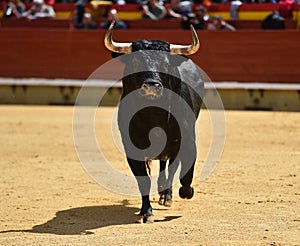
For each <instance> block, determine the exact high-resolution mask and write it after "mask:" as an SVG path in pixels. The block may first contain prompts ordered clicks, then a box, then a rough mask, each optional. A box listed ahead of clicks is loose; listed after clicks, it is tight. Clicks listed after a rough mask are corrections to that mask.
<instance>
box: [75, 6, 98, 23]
mask: <svg viewBox="0 0 300 246" xmlns="http://www.w3.org/2000/svg"><path fill="white" fill-rule="evenodd" d="M85 3H86V2H85V0H78V1H77V2H76V14H75V17H74V26H75V28H77V29H96V28H97V25H96V23H95V22H94V21H93V19H92V15H91V14H90V13H88V12H86V11H85Z"/></svg>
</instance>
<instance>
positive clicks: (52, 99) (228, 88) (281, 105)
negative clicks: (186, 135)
mask: <svg viewBox="0 0 300 246" xmlns="http://www.w3.org/2000/svg"><path fill="white" fill-rule="evenodd" d="M85 82H86V81H84V80H67V79H55V80H52V79H51V80H50V79H28V78H26V79H15V78H0V104H39V105H74V103H75V101H76V97H77V95H78V93H79V91H80V89H81V87H82V86H83V85H85V86H87V87H88V88H89V89H91V91H93V92H94V93H97V90H98V91H107V92H106V95H105V97H104V98H103V100H102V103H101V104H102V105H105V106H115V105H117V104H118V102H119V100H120V96H121V92H122V85H121V83H117V84H115V85H114V86H113V87H111V88H108V85H109V84H111V83H109V81H105V80H99V81H88V82H87V83H86V84H85ZM214 86H215V87H216V88H217V91H218V93H219V94H220V96H221V98H222V101H223V104H224V108H225V109H238V110H245V109H249V110H276V111H300V83H299V84H287V83H282V84H279V83H278V84H277V83H276V84H274V83H238V82H217V83H214ZM215 98H216V90H215V89H214V88H213V87H212V86H211V85H208V86H206V100H207V101H208V102H213V101H214V100H215ZM210 105H211V103H210Z"/></svg>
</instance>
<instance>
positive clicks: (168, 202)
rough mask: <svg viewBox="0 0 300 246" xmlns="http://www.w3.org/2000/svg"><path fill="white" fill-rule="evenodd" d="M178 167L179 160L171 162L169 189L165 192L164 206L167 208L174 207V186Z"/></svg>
mask: <svg viewBox="0 0 300 246" xmlns="http://www.w3.org/2000/svg"><path fill="white" fill-rule="evenodd" d="M178 166H179V159H170V160H169V167H168V180H167V189H166V191H165V200H164V205H165V206H166V207H171V205H172V186H173V180H174V175H175V173H176V171H177V169H178Z"/></svg>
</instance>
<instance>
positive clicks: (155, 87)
mask: <svg viewBox="0 0 300 246" xmlns="http://www.w3.org/2000/svg"><path fill="white" fill-rule="evenodd" d="M162 91H163V86H162V84H161V83H160V82H159V81H155V80H151V81H145V82H144V83H143V84H142V85H141V94H142V95H143V96H148V97H151V98H153V99H154V98H157V97H160V96H162Z"/></svg>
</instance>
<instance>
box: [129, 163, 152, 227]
mask: <svg viewBox="0 0 300 246" xmlns="http://www.w3.org/2000/svg"><path fill="white" fill-rule="evenodd" d="M127 161H128V163H129V166H130V168H131V171H132V173H133V174H134V176H135V178H136V180H137V183H138V187H139V190H140V193H141V195H142V208H141V210H140V213H139V219H138V221H137V222H138V223H151V222H153V214H152V207H151V204H150V199H149V193H150V188H151V180H150V178H149V176H148V173H147V168H146V163H145V162H144V161H136V160H132V159H130V158H127Z"/></svg>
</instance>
